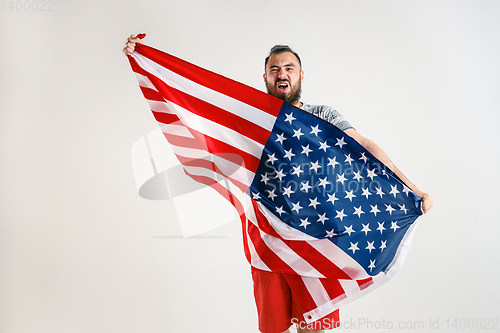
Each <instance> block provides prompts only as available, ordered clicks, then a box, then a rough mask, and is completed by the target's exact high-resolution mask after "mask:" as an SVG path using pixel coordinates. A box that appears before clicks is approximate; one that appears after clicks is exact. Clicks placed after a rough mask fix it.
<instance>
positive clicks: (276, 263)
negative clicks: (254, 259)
mask: <svg viewBox="0 0 500 333" xmlns="http://www.w3.org/2000/svg"><path fill="white" fill-rule="evenodd" d="M247 231H248V235H249V236H250V239H251V241H252V243H253V246H254V248H255V251H256V252H257V255H258V256H259V257H260V259H261V260H262V261H263V262H264V264H266V266H267V267H272V268H273V272H285V273H291V272H293V269H292V268H291V267H290V266H288V265H287V264H286V263H285V262H284V261H283V260H281V258H280V257H279V256H278V255H277V254H276V253H274V251H273V250H271V249H270V248H269V247H268V246H267V244H266V243H264V241H263V240H262V238H261V236H260V231H259V228H257V227H256V226H255V225H254V224H252V223H248V228H247Z"/></svg>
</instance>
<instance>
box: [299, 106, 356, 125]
mask: <svg viewBox="0 0 500 333" xmlns="http://www.w3.org/2000/svg"><path fill="white" fill-rule="evenodd" d="M301 109H302V110H304V111H307V112H309V113H310V114H313V115H315V116H316V117H319V118H321V119H323V120H325V121H327V122H329V123H330V124H332V125H334V126H336V127H337V128H338V129H340V130H341V131H345V130H346V129H348V128H354V127H352V126H351V124H349V122H348V121H347V120H345V119H344V116H342V115H341V114H340V112H338V111H337V110H335V109H334V108H332V107H330V106H327V105H311V104H306V103H303V105H302V107H301Z"/></svg>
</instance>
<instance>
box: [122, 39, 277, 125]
mask: <svg viewBox="0 0 500 333" xmlns="http://www.w3.org/2000/svg"><path fill="white" fill-rule="evenodd" d="M135 49H136V51H137V52H139V53H140V54H142V55H144V56H145V57H147V58H149V59H151V60H153V61H154V62H156V63H157V64H159V65H160V66H163V67H165V68H168V69H169V70H171V71H173V72H175V73H177V74H179V75H181V76H183V77H185V78H187V79H189V80H191V81H193V82H196V83H198V84H200V85H202V86H205V87H207V88H210V89H212V90H215V91H218V92H220V93H221V94H224V95H227V96H230V97H232V98H234V99H237V100H239V101H241V102H243V103H246V104H248V105H251V106H253V107H255V108H258V109H260V110H262V111H264V112H266V113H269V114H271V115H273V116H277V115H278V113H279V111H280V108H281V105H282V104H283V101H282V100H280V99H278V98H276V97H273V96H271V95H268V94H266V93H264V92H262V91H260V90H257V89H255V88H252V87H250V86H247V85H245V84H242V83H240V82H238V81H234V80H231V79H229V78H227V77H224V76H222V75H219V74H217V73H214V72H211V71H209V70H206V69H204V68H201V67H199V66H196V65H194V64H191V63H189V62H187V61H184V60H182V59H179V58H177V57H175V56H173V55H170V54H168V53H165V52H162V51H159V50H156V49H154V48H152V47H149V46H147V45H144V44H137V45H136V48H135ZM130 58H132V56H130V55H129V59H130Z"/></svg>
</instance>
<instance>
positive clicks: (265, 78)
mask: <svg viewBox="0 0 500 333" xmlns="http://www.w3.org/2000/svg"><path fill="white" fill-rule="evenodd" d="M262 77H263V78H264V82H267V76H266V73H264V74H263V75H262Z"/></svg>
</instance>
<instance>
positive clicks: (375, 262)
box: [129, 44, 422, 322]
mask: <svg viewBox="0 0 500 333" xmlns="http://www.w3.org/2000/svg"><path fill="white" fill-rule="evenodd" d="M129 60H130V64H131V66H132V69H133V71H134V72H135V74H136V77H137V79H138V82H139V86H140V88H141V90H142V93H143V94H144V97H145V98H146V100H147V101H148V103H149V106H150V109H151V111H152V112H153V116H154V117H155V119H156V120H157V121H158V123H159V125H160V128H161V129H162V132H163V134H164V135H165V138H166V139H167V141H168V142H169V143H170V144H171V145H172V148H173V151H174V153H175V154H176V156H177V158H178V159H179V161H180V163H181V164H182V165H183V166H184V169H185V172H186V174H187V175H189V176H190V177H191V178H193V179H194V180H196V181H198V182H201V183H204V184H207V185H209V186H211V187H212V188H213V189H214V190H216V191H217V192H218V193H219V194H220V195H222V196H223V197H224V198H226V199H227V200H228V201H229V202H230V203H231V204H232V205H233V206H234V207H235V209H236V210H237V212H238V214H239V216H240V219H241V222H242V226H243V228H242V229H243V243H244V251H245V255H246V258H247V259H248V261H249V262H250V264H251V265H252V266H254V267H255V268H258V269H261V270H267V271H274V272H283V273H289V274H296V275H300V276H302V278H303V281H304V284H305V285H306V286H307V289H308V290H309V292H310V294H311V303H312V306H311V307H309V308H310V309H313V310H312V311H309V312H307V313H305V314H304V318H305V320H306V321H307V322H311V321H314V320H317V319H320V318H322V317H323V316H324V315H326V314H328V313H330V312H332V311H333V310H335V309H337V308H339V307H340V306H342V305H344V304H346V303H348V302H350V301H352V300H354V299H356V298H358V297H360V296H362V295H363V294H365V293H366V292H369V291H371V290H372V289H374V288H375V287H377V286H379V285H381V284H382V283H384V282H386V281H387V280H388V279H390V278H391V277H392V276H393V275H394V274H395V273H396V272H397V271H398V270H399V269H400V267H401V265H402V263H403V261H404V257H405V256H406V253H407V251H408V247H409V245H410V243H411V238H412V236H413V231H414V227H415V225H416V224H415V223H414V222H415V220H416V219H417V217H418V216H420V215H421V214H422V211H421V208H420V198H419V197H418V196H417V195H416V194H415V193H413V192H412V191H411V190H410V189H409V188H408V187H407V186H406V185H405V184H404V183H403V182H401V180H400V179H399V178H398V177H397V176H396V175H394V174H393V173H392V172H391V171H390V170H389V169H387V168H386V167H385V166H384V165H383V164H382V163H381V162H380V161H378V160H377V158H375V157H374V156H373V155H372V154H370V153H369V152H368V151H367V150H366V149H365V148H363V147H362V146H361V145H359V144H358V143H357V142H356V141H355V140H354V139H352V138H351V137H349V136H348V135H346V134H345V133H344V132H342V131H340V130H339V129H337V128H336V127H335V126H333V125H331V124H329V123H327V122H325V121H323V120H321V119H319V118H317V117H315V116H313V115H311V114H309V113H307V112H305V111H303V110H300V109H298V108H296V107H294V106H291V105H289V104H287V103H285V102H283V101H281V100H279V99H277V98H275V97H273V96H270V95H268V94H266V93H264V92H261V91H258V90H256V89H254V88H251V87H249V86H246V85H244V84H241V83H239V82H236V81H234V80H231V79H229V78H226V77H223V76H221V75H218V74H215V73H213V72H210V71H208V70H206V69H203V68H201V67H198V66H196V65H193V64H191V63H188V62H186V61H184V60H181V59H179V58H176V57H174V56H172V55H169V54H167V53H164V52H161V51H159V50H156V49H154V48H151V47H149V46H147V45H144V44H138V45H137V46H136V50H135V52H134V53H132V54H130V55H129ZM193 205H196V203H193ZM330 279H333V280H335V281H338V282H339V283H340V284H341V285H342V288H343V290H344V293H343V294H340V295H338V294H335V295H332V294H331V293H330V291H329V290H328V285H329V283H328V281H330Z"/></svg>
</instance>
